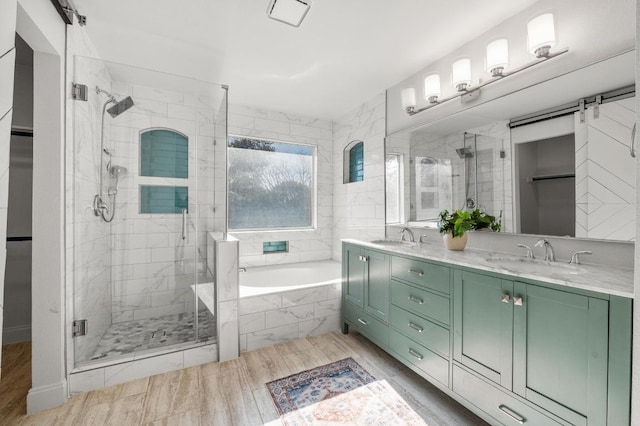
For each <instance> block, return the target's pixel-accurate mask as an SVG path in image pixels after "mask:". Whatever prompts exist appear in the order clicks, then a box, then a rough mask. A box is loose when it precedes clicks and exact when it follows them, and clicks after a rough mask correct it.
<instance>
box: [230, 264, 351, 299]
mask: <svg viewBox="0 0 640 426" xmlns="http://www.w3.org/2000/svg"><path fill="white" fill-rule="evenodd" d="M239 276H240V298H241V299H242V298H244V297H251V296H260V295H264V294H270V293H278V292H282V291H289V290H298V289H303V288H311V287H317V286H322V285H330V284H337V283H339V282H340V276H341V268H340V262H336V261H335V260H320V261H315V262H301V263H288V264H284V265H270V266H256V267H253V268H246V271H243V270H241V272H240V274H239Z"/></svg>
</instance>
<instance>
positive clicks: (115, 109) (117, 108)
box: [107, 96, 133, 118]
mask: <svg viewBox="0 0 640 426" xmlns="http://www.w3.org/2000/svg"><path fill="white" fill-rule="evenodd" d="M114 101H115V98H114ZM132 106H133V99H131V96H127V97H126V98H124V99H122V100H121V101H119V102H116V104H115V105H114V106H112V107H111V108H109V109H108V110H107V112H108V113H109V115H111V117H113V118H116V117H117V116H119V115H120V114H122V113H123V112H125V111H126V110H128V109H129V108H131V107H132Z"/></svg>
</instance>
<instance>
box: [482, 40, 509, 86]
mask: <svg viewBox="0 0 640 426" xmlns="http://www.w3.org/2000/svg"><path fill="white" fill-rule="evenodd" d="M486 61H487V71H488V72H490V73H491V76H492V77H499V76H502V75H503V72H504V69H505V68H507V67H508V66H509V42H508V41H507V39H506V38H501V39H499V40H494V41H492V42H491V43H489V44H487V57H486Z"/></svg>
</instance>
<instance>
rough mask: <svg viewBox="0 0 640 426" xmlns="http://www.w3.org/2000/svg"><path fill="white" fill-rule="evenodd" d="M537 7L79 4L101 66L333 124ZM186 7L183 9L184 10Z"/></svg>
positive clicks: (231, 1) (401, 1) (249, 1)
mask: <svg viewBox="0 0 640 426" xmlns="http://www.w3.org/2000/svg"><path fill="white" fill-rule="evenodd" d="M533 3H535V0H495V1H485V2H479V1H476V0H449V1H434V0H393V1H391V0H314V1H313V2H312V5H311V10H310V11H309V14H308V15H307V17H306V18H305V20H304V21H303V22H302V25H301V26H300V27H299V28H294V27H290V26H287V25H285V24H282V23H279V22H277V21H273V20H270V19H268V18H267V16H266V9H267V6H268V4H269V0H186V1H181V2H178V1H175V0H135V1H131V0H109V1H104V0H81V1H76V6H77V7H78V9H79V12H80V13H81V14H84V15H86V16H87V21H88V24H87V27H86V30H87V31H88V33H89V36H90V38H91V39H92V41H93V42H94V44H95V45H96V47H97V49H98V51H99V53H100V56H101V57H102V59H105V60H110V61H115V62H120V63H124V64H130V65H136V66H140V67H145V68H151V69H155V70H159V71H165V72H170V73H175V74H179V75H184V76H189V77H195V78H198V79H202V80H205V81H211V82H216V83H220V84H227V85H229V87H230V88H229V102H230V103H235V104H245V105H251V106H255V107H262V108H269V109H272V110H276V111H283V112H295V113H298V114H303V115H307V116H311V117H317V118H326V119H334V118H337V117H340V116H341V115H343V114H344V113H346V112H348V111H349V110H351V109H353V108H355V107H357V106H358V105H360V104H361V103H363V102H365V101H367V100H369V99H370V98H372V97H373V96H374V95H376V94H377V93H380V92H382V91H383V90H385V89H387V88H388V87H391V86H393V85H394V84H396V83H398V82H399V81H401V80H403V79H405V78H406V77H408V76H409V75H411V74H413V73H416V72H418V71H419V70H421V69H423V68H425V67H426V66H427V65H429V64H430V63H432V62H434V61H435V60H437V59H439V58H440V57H442V56H444V55H446V54H447V53H448V52H450V51H452V50H455V49H456V48H458V47H459V46H461V45H463V44H465V43H467V42H468V41H470V40H472V39H474V38H475V37H477V36H479V35H480V34H482V33H483V32H485V31H486V30H487V29H489V28H491V27H493V26H495V25H496V24H498V23H500V22H502V21H504V20H505V19H507V18H508V17H510V16H512V15H514V14H515V13H517V12H518V11H520V10H522V9H524V8H525V7H527V6H529V5H531V4H533ZM178 6H179V7H178Z"/></svg>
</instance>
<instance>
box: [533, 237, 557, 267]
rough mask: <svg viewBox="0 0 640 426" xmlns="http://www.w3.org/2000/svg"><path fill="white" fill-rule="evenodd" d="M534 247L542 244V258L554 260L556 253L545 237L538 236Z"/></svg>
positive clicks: (549, 260)
mask: <svg viewBox="0 0 640 426" xmlns="http://www.w3.org/2000/svg"><path fill="white" fill-rule="evenodd" d="M535 246H536V247H542V246H544V260H545V261H548V262H555V261H556V255H555V254H554V253H553V247H551V243H550V242H549V241H548V240H547V239H546V238H540V239H539V240H538V242H537V243H536V245H535Z"/></svg>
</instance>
